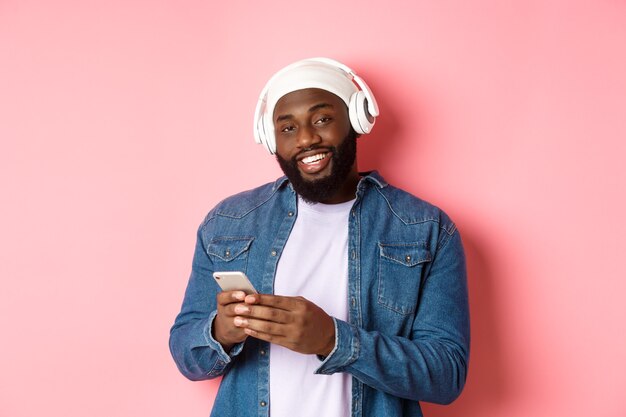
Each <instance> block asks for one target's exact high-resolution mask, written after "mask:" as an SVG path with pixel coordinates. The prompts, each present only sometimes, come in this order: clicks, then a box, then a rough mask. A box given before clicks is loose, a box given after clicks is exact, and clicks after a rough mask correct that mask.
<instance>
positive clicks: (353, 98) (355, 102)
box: [254, 58, 379, 154]
mask: <svg viewBox="0 0 626 417" xmlns="http://www.w3.org/2000/svg"><path fill="white" fill-rule="evenodd" d="M304 66H308V67H311V68H313V69H315V67H317V68H318V69H328V68H332V69H334V70H337V69H339V70H341V72H340V73H338V74H339V76H341V75H343V76H345V77H346V78H347V80H349V82H350V83H352V84H353V85H354V84H356V86H355V87H354V88H355V89H356V91H355V92H354V93H352V94H351V95H350V98H349V99H347V97H341V98H342V99H343V100H344V101H346V100H349V101H348V102H347V106H348V115H349V116H350V124H351V125H352V128H353V129H354V130H355V131H356V132H357V133H359V134H367V133H370V132H371V130H372V127H373V126H374V123H375V122H376V117H377V116H378V114H379V111H378V104H377V103H376V99H375V98H374V95H373V94H372V91H371V90H370V89H369V87H368V86H367V84H366V83H365V81H363V79H362V78H361V77H359V76H358V75H356V73H355V72H354V71H353V70H351V69H350V68H348V67H347V66H346V65H344V64H342V63H341V62H338V61H335V60H333V59H329V58H310V59H304V60H302V61H298V62H295V63H293V64H291V65H288V66H286V67H285V68H283V69H281V70H280V71H278V72H277V73H276V74H274V75H273V76H272V78H270V80H269V81H268V82H267V84H266V85H265V87H263V90H262V91H261V95H260V97H259V101H258V103H257V106H256V110H255V111H254V140H255V142H256V143H260V144H262V145H263V146H265V148H266V149H267V151H268V152H269V153H270V154H274V153H276V137H275V135H274V122H273V120H272V118H273V114H269V113H273V111H274V108H273V105H275V104H276V103H273V104H272V108H271V109H269V108H268V102H267V99H268V92H269V89H270V87H271V85H272V83H273V82H274V81H275V80H276V79H277V78H278V77H282V76H284V75H286V74H288V73H289V72H291V71H292V70H294V69H297V68H301V67H304ZM307 81H308V80H302V83H301V84H302V86H299V87H297V88H293V89H292V90H291V91H287V92H286V93H284V94H283V95H285V94H287V93H289V92H292V91H296V90H299V89H303V88H311V86H309V87H307V86H306V84H307ZM342 82H344V83H345V81H342ZM318 84H319V83H318ZM315 87H318V85H317V84H315ZM319 88H322V89H324V90H328V91H331V90H330V89H328V88H324V87H323V86H319ZM331 92H334V91H331ZM278 98H280V97H278Z"/></svg>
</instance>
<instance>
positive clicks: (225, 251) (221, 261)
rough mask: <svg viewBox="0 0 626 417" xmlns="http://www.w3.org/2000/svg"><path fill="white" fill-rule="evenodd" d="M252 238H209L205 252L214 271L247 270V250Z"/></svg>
mask: <svg viewBox="0 0 626 417" xmlns="http://www.w3.org/2000/svg"><path fill="white" fill-rule="evenodd" d="M253 240H254V238H252V237H231V236H218V237H215V238H213V240H211V243H209V246H208V248H207V254H208V255H209V257H210V258H211V260H212V261H213V268H214V270H215V271H242V272H247V271H246V269H247V266H248V252H249V249H250V245H251V244H252V241H253Z"/></svg>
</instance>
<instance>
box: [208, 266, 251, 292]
mask: <svg viewBox="0 0 626 417" xmlns="http://www.w3.org/2000/svg"><path fill="white" fill-rule="evenodd" d="M213 278H214V279H215V282H217V285H219V286H220V288H221V289H222V291H234V290H241V291H243V292H245V293H246V294H257V290H256V289H255V288H254V286H253V285H252V283H251V282H250V280H249V279H248V277H247V276H246V274H244V273H243V272H241V271H220V272H213Z"/></svg>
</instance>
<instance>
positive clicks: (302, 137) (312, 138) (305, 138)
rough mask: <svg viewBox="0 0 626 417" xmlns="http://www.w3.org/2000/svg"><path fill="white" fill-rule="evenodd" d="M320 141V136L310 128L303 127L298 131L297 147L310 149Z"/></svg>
mask: <svg viewBox="0 0 626 417" xmlns="http://www.w3.org/2000/svg"><path fill="white" fill-rule="evenodd" d="M321 141H322V138H321V136H320V135H319V134H318V132H316V131H315V128H313V127H312V126H304V127H302V128H300V129H299V130H298V147H299V148H302V149H306V148H310V147H312V146H313V145H316V144H318V143H320V142H321Z"/></svg>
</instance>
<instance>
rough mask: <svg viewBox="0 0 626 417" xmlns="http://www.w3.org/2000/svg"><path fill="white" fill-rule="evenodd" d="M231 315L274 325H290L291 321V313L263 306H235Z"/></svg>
mask: <svg viewBox="0 0 626 417" xmlns="http://www.w3.org/2000/svg"><path fill="white" fill-rule="evenodd" d="M233 313H234V314H237V315H241V316H245V317H248V318H254V319H259V320H265V321H270V322H274V323H290V322H292V321H293V320H292V313H291V312H289V311H286V310H281V309H279V308H274V307H268V306H264V305H249V304H235V305H234V307H233Z"/></svg>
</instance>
